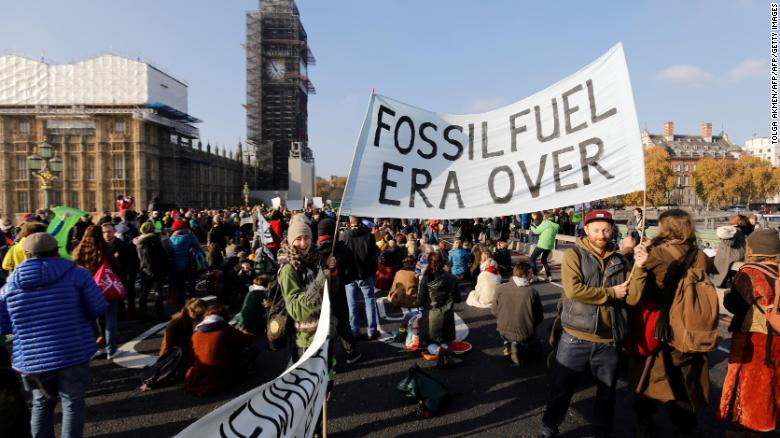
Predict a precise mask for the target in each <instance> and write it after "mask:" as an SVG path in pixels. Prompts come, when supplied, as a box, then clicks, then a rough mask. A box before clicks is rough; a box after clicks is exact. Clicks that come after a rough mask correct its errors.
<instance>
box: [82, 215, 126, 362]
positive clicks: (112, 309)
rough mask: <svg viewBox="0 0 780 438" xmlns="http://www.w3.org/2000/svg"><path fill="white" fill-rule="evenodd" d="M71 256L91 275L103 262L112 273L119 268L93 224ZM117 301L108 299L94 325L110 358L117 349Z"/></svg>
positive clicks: (99, 340) (100, 233) (99, 230)
mask: <svg viewBox="0 0 780 438" xmlns="http://www.w3.org/2000/svg"><path fill="white" fill-rule="evenodd" d="M103 226H108V227H111V225H109V224H104V225H103ZM72 258H73V263H75V264H76V266H80V267H82V268H84V269H86V270H87V271H89V273H90V274H92V275H93V276H94V275H95V274H96V273H97V271H98V269H100V267H101V266H103V264H104V263H108V266H109V267H110V268H111V270H112V271H113V272H114V273H116V272H119V269H120V265H119V262H118V261H117V259H116V258H115V257H114V253H113V252H111V248H110V247H109V246H108V244H107V243H106V241H105V240H104V239H103V234H102V229H101V227H98V226H94V225H90V226H89V227H87V230H86V231H85V232H84V237H82V238H81V242H79V244H78V245H76V248H74V249H73V254H72ZM119 303H120V301H119V300H109V301H108V308H107V309H106V312H105V315H104V318H103V323H102V324H97V326H96V328H97V329H98V337H99V338H100V337H103V338H104V341H105V345H106V358H108V359H111V358H112V357H113V356H114V355H115V354H116V351H117V336H118V335H119V331H118V327H117V324H118V321H119ZM100 332H102V333H100ZM101 335H102V336H101ZM97 343H98V344H103V342H101V339H98V340H97Z"/></svg>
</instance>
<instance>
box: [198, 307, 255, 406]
mask: <svg viewBox="0 0 780 438" xmlns="http://www.w3.org/2000/svg"><path fill="white" fill-rule="evenodd" d="M229 319H230V315H228V311H227V309H225V308H224V307H222V306H213V307H211V308H209V309H208V310H206V314H205V315H204V317H203V320H202V321H201V322H200V323H198V325H197V326H195V332H194V333H193V334H192V355H191V358H192V366H191V367H190V368H189V369H188V370H187V375H186V376H185V379H184V387H185V388H186V389H187V391H189V392H190V393H191V394H193V395H195V396H198V397H203V396H206V395H209V394H214V393H217V392H219V391H221V390H223V389H227V388H229V387H231V386H233V385H234V384H236V383H238V382H239V381H240V380H241V379H242V378H243V377H244V374H245V373H246V371H247V365H251V364H253V362H254V361H253V360H252V358H245V357H243V355H244V354H245V353H246V351H245V350H246V349H247V348H248V347H249V346H250V345H251V344H252V337H251V336H247V335H245V334H244V333H241V332H240V331H238V330H236V329H235V328H233V327H232V326H231V325H230V324H228V320H229ZM245 364H246V365H245Z"/></svg>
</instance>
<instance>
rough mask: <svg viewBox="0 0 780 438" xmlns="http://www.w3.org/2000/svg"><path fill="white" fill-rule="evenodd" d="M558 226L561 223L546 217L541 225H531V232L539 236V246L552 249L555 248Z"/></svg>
mask: <svg viewBox="0 0 780 438" xmlns="http://www.w3.org/2000/svg"><path fill="white" fill-rule="evenodd" d="M558 228H560V225H558V224H556V223H555V222H553V221H551V220H550V219H545V220H543V221H542V223H541V224H539V226H537V227H534V226H533V225H532V226H531V232H533V233H534V234H536V235H538V236H539V243H537V244H536V246H538V247H539V248H542V249H546V250H551V249H553V248H555V236H557V235H558Z"/></svg>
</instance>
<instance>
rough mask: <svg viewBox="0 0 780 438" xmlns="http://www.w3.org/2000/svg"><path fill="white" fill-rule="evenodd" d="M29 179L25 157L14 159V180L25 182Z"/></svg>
mask: <svg viewBox="0 0 780 438" xmlns="http://www.w3.org/2000/svg"><path fill="white" fill-rule="evenodd" d="M28 178H29V173H27V157H16V179H17V180H26V179H28Z"/></svg>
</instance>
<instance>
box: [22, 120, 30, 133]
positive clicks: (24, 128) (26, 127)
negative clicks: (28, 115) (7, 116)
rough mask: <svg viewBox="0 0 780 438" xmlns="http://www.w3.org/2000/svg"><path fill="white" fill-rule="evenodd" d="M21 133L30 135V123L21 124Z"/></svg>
mask: <svg viewBox="0 0 780 438" xmlns="http://www.w3.org/2000/svg"><path fill="white" fill-rule="evenodd" d="M19 133H20V134H29V133H30V122H29V121H27V120H22V121H20V122H19Z"/></svg>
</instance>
